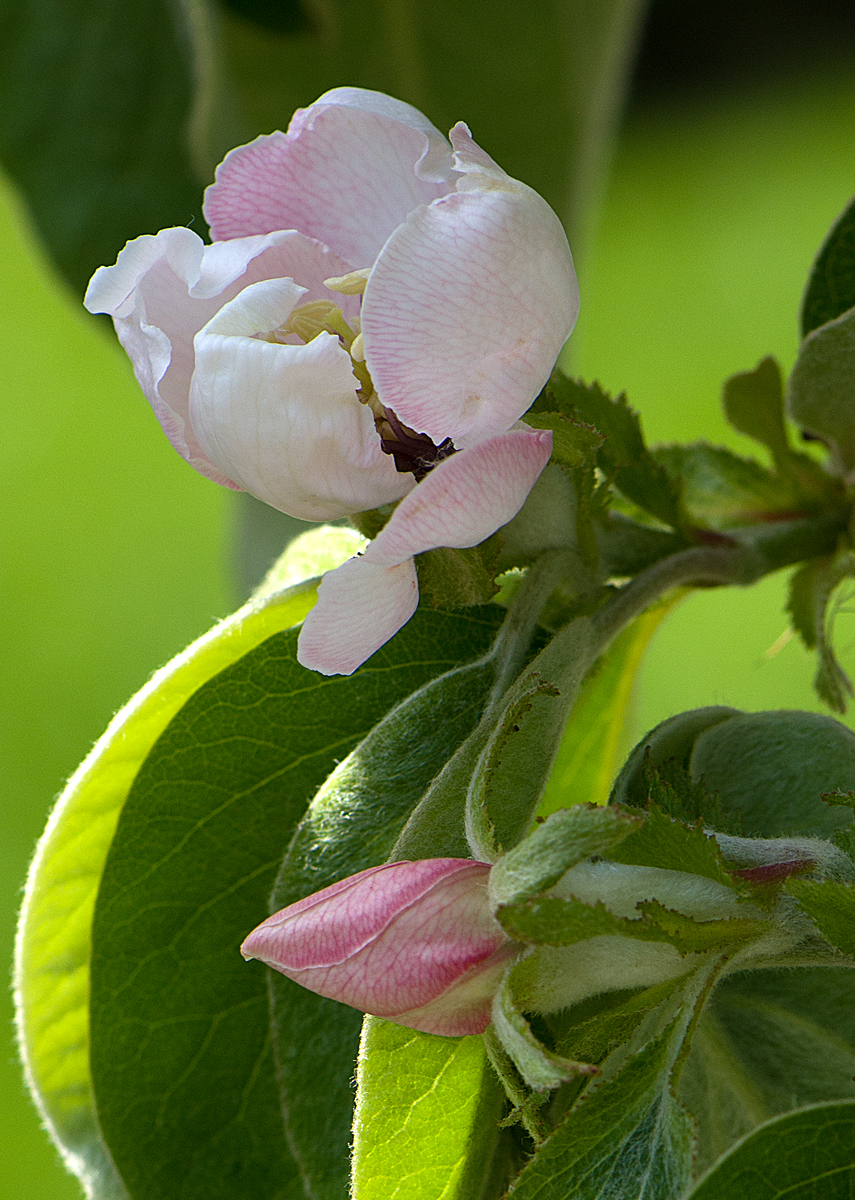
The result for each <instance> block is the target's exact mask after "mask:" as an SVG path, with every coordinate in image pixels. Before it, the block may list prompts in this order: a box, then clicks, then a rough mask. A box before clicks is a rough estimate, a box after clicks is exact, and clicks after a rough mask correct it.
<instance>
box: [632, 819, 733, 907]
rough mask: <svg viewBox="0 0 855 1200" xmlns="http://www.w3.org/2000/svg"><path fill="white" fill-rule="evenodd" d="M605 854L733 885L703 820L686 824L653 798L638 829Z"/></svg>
mask: <svg viewBox="0 0 855 1200" xmlns="http://www.w3.org/2000/svg"><path fill="white" fill-rule="evenodd" d="M608 857H609V858H610V859H611V860H612V861H613V862H622V863H634V864H635V865H636V866H640V867H661V868H663V869H665V870H670V871H687V872H688V873H689V874H691V875H702V876H703V877H704V878H705V879H712V880H714V881H715V882H716V883H721V884H723V885H724V886H725V887H730V888H732V887H734V881H733V879H732V877H731V876H730V875H729V874H728V872H727V871H726V870H725V867H724V860H723V859H722V855H721V851H720V850H719V848H718V845H717V844H716V842H715V839H714V838H711V837H708V836H707V834H706V833H705V832H704V828H703V823H702V822H699V823H698V824H696V825H685V824H683V822H682V821H677V820H675V819H674V818H673V817H670V816H668V814H667V813H665V812H663V811H662V809H661V808H659V807H658V805H657V804H655V803H654V802H653V801H651V802H650V804H649V807H648V810H647V820H646V821H645V822H644V824H643V825H642V826H641V828H640V829H638V830H637V831H636V832H635V833H632V834H630V836H629V837H628V838H626V840H625V841H623V842H622V843H621V844H620V845H619V846H616V847H614V848H613V849H612V850H610V851H609V852H608Z"/></svg>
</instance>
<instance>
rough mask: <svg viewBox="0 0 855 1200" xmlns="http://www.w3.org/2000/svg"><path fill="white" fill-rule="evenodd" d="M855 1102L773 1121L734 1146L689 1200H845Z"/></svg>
mask: <svg viewBox="0 0 855 1200" xmlns="http://www.w3.org/2000/svg"><path fill="white" fill-rule="evenodd" d="M853 1123H855V1100H849V1101H842V1102H841V1101H831V1102H829V1103H827V1104H817V1105H815V1106H813V1107H812V1108H807V1109H802V1110H801V1111H799V1112H794V1113H788V1114H787V1115H786V1116H782V1117H776V1118H775V1119H774V1120H772V1121H770V1122H769V1123H768V1124H766V1125H763V1126H761V1127H760V1128H759V1129H757V1130H755V1131H754V1133H751V1134H749V1135H748V1137H747V1138H745V1140H744V1141H742V1142H740V1143H739V1144H738V1145H737V1146H734V1147H733V1149H732V1150H731V1151H730V1153H729V1154H728V1155H727V1157H726V1158H725V1159H724V1160H723V1161H722V1162H720V1163H717V1164H716V1166H715V1167H713V1168H712V1170H711V1171H710V1172H709V1174H707V1175H705V1176H704V1178H703V1179H701V1180H700V1182H699V1183H698V1185H697V1187H695V1188H694V1189H693V1190H692V1192H691V1193H690V1198H691V1200H742V1198H743V1197H746V1196H750V1197H751V1200H783V1198H784V1197H785V1196H786V1197H790V1198H791V1200H849V1198H850V1197H851V1196H852V1193H853V1188H855V1145H853V1135H852V1130H853Z"/></svg>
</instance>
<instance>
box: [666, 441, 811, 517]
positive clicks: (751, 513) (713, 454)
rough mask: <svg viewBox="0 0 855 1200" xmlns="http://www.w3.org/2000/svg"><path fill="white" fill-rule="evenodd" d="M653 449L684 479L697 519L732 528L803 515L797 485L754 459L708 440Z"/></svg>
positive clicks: (687, 502)
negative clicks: (707, 441)
mask: <svg viewBox="0 0 855 1200" xmlns="http://www.w3.org/2000/svg"><path fill="white" fill-rule="evenodd" d="M654 454H655V457H656V461H657V462H659V463H661V464H662V466H663V467H664V468H665V469H666V471H667V472H668V474H669V475H670V476H671V478H672V479H674V480H677V481H679V483H680V484H681V487H682V495H683V501H684V503H685V506H686V508H687V509H688V512H689V515H690V517H691V519H692V520H693V521H695V522H697V523H699V524H702V525H709V526H711V527H713V528H716V529H729V528H733V527H739V526H743V525H753V524H757V523H758V522H761V521H783V520H793V519H795V518H797V517H801V516H804V515H805V502H804V500H803V498H802V495H801V493H800V491H799V490H798V488H796V487H795V486H794V485H793V484H792V483H791V482H790V481H789V480H788V479H784V478H782V477H781V476H780V475H774V474H773V473H772V472H771V471H768V470H767V469H766V468H765V467H762V466H761V465H760V463H758V462H757V461H756V460H755V459H753V458H740V457H739V456H738V455H736V454H734V453H733V452H732V451H731V450H726V449H725V448H724V447H723V446H710V445H708V444H707V443H706V442H696V443H695V444H694V445H692V446H658V447H657V448H656V450H655V451H654Z"/></svg>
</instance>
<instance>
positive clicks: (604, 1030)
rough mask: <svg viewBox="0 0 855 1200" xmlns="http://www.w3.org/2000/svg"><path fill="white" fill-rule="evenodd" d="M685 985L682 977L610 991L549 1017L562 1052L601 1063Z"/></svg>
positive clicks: (557, 1046)
mask: <svg viewBox="0 0 855 1200" xmlns="http://www.w3.org/2000/svg"><path fill="white" fill-rule="evenodd" d="M682 986H683V976H677V978H676V979H666V980H665V982H664V983H656V984H654V985H653V986H652V987H648V988H638V989H633V990H631V991H630V992H629V993H628V994H627V992H625V991H624V992H607V993H606V994H605V995H601V996H595V997H593V998H592V999H590V1000H587V1001H583V1002H582V1003H581V1004H574V1005H572V1006H571V1007H570V1008H567V1009H564V1011H563V1012H561V1013H556V1014H555V1015H554V1016H552V1017H549V1018H547V1024H548V1026H549V1029H550V1031H551V1032H552V1034H553V1036H554V1038H555V1047H556V1050H557V1051H558V1053H559V1054H563V1055H565V1056H566V1057H572V1058H579V1059H582V1060H584V1061H585V1062H592V1063H601V1062H602V1061H603V1059H604V1058H605V1057H606V1055H607V1054H609V1053H610V1052H611V1051H612V1050H614V1049H616V1048H617V1047H618V1046H623V1045H624V1044H626V1043H628V1042H629V1041H630V1039H631V1038H632V1037H633V1035H634V1034H635V1032H636V1031H637V1029H638V1028H639V1026H640V1025H641V1022H642V1021H643V1020H644V1019H645V1017H647V1015H648V1014H649V1013H652V1012H653V1011H654V1010H655V1009H657V1008H659V1006H660V1005H661V1004H663V1003H664V1002H665V1001H666V1000H668V999H669V998H670V997H671V996H672V995H673V994H674V992H675V991H676V990H677V988H679V987H682Z"/></svg>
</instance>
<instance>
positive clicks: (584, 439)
mask: <svg viewBox="0 0 855 1200" xmlns="http://www.w3.org/2000/svg"><path fill="white" fill-rule="evenodd" d="M525 423H526V425H529V426H531V428H532V429H550V430H551V431H552V460H553V462H557V463H561V465H562V466H565V467H581V466H582V464H583V463H586V462H588V461H589V460H590V459H591V457H592V456H593V455H594V453H595V452H596V451H597V450H599V448H600V446H602V444H603V434H601V433H600V431H599V430H598V429H595V428H594V427H593V425H585V424H584V423H583V422H581V421H574V420H572V419H571V418H570V417H569V416H566V415H565V414H564V413H563V412H544V411H538V412H534V411H529V412H527V413H526V416H525Z"/></svg>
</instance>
